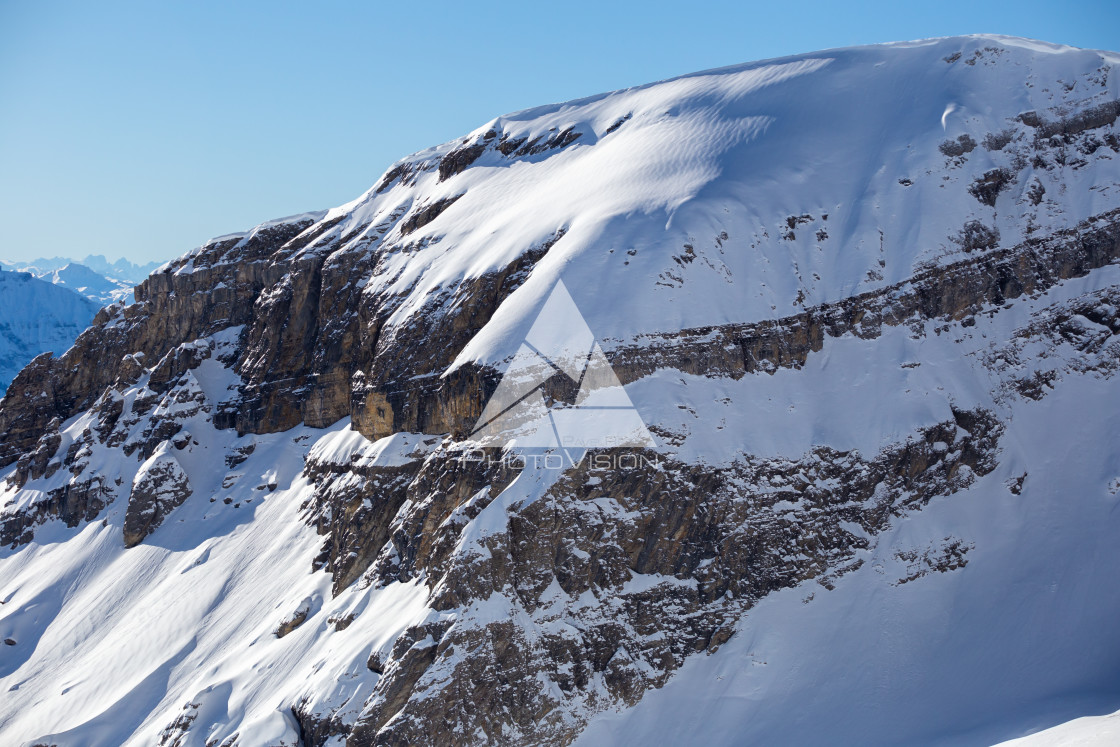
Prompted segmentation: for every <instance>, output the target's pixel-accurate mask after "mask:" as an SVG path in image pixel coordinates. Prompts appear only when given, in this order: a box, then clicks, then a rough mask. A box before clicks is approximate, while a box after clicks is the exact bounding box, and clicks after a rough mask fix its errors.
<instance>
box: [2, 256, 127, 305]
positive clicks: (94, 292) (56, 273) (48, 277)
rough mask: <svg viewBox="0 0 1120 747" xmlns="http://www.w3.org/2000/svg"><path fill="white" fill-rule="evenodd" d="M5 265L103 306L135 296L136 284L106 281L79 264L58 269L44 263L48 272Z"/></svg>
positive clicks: (50, 262)
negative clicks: (133, 288) (133, 289)
mask: <svg viewBox="0 0 1120 747" xmlns="http://www.w3.org/2000/svg"><path fill="white" fill-rule="evenodd" d="M4 264H6V265H7V266H8V267H7V269H10V270H14V271H16V272H26V273H28V274H30V275H34V276H35V277H37V278H39V279H40V280H45V281H47V282H48V283H51V284H53V285H59V286H62V287H63V288H69V289H70V290H72V291H74V292H75V293H78V294H80V295H82V296H85V297H86V298H88V299H90V300H91V301H94V302H96V303H97V304H99V305H101V306H107V305H109V304H111V303H115V302H117V301H124V300H130V299H131V296H132V286H133V283H130V282H127V281H124V280H116V279H113V278H108V277H105V276H104V275H102V274H100V273H97V272H94V271H93V270H91V269H90V268H88V267H86V266H85V265H83V264H79V263H77V262H67V263H66V264H63V265H62V266H60V267H55V266H54V262H53V261H48V262H46V263H44V264H46V268H44V267H43V266H42V265H37V264H34V263H29V264H21V263H12V262H5V263H4Z"/></svg>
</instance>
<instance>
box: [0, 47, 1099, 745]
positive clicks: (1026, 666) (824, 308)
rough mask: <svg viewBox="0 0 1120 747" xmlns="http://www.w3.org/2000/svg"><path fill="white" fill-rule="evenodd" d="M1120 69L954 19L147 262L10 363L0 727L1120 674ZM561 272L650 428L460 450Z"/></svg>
mask: <svg viewBox="0 0 1120 747" xmlns="http://www.w3.org/2000/svg"><path fill="white" fill-rule="evenodd" d="M1115 62H1116V59H1115V56H1114V55H1111V54H1105V53H1096V52H1092V51H1083V50H1073V49H1070V48H1063V49H1054V48H1053V47H1051V46H1049V45H1038V44H1034V43H1031V42H1023V41H1021V40H1019V41H1014V42H1012V41H1008V40H1003V41H1000V40H999V39H996V38H993V37H987V36H982V37H962V38H947V39H939V40H932V41H929V42H922V43H904V44H895V45H886V46H876V47H861V48H854V49H848V50H830V51H827V52H821V53H813V54H810V55H804V56H800V57H796V58H783V59H782V60H777V61H769V62H767V61H763V62H759V63H749V64H748V65H746V66H737V67H735V68H731V69H724V72H719V71H717V72H716V73H712V72H707V73H698V74H695V75H691V76H684V77H681V78H676V79H671V80H669V81H664V82H662V83H658V84H650V85H649V86H643V87H639V88H636V89H625V90H623V91H620V92H615V93H612V94H604V95H602V96H598V97H589V98H586V99H580V100H578V101H576V102H570V103H569V104H561V105H551V106H546V107H538V108H535V109H530V110H525V111H523V112H519V113H514V114H511V115H505V116H503V117H498V118H496V119H494V120H491V121H490V122H488V123H487V124H485V125H483V126H482V127H480V128H478V129H476V130H475V131H474V132H472V133H470V134H468V135H467V136H466V137H465V138H460V139H457V140H454V141H450V142H448V143H445V144H443V145H441V146H436V147H435V148H432V149H427V150H424V151H420V152H419V153H418V154H414V155H413V156H410V157H408V158H406V159H402V160H401V161H398V162H397V163H395V164H393V165H392V166H391V167H390V169H388V170H387V171H386V173H385V174H384V175H383V176H382V177H381V179H380V180H379V181H378V182H377V183H376V184H375V185H374V187H372V188H371V189H370V190H368V191H367V192H365V193H364V194H363V195H362V196H360V197H359V198H357V199H356V200H354V201H352V202H350V203H347V204H346V205H343V206H340V207H338V208H334V209H331V210H328V211H321V212H314V213H304V214H299V215H296V216H292V217H289V218H287V219H279V220H276V221H270V222H266V223H264V224H261V225H260V226H257V227H255V228H254V229H252V230H251V231H248V232H245V233H242V234H234V235H227V236H224V237H218V238H216V239H213V240H211V241H210V242H207V243H206V244H204V245H203V246H202V247H199V248H198V249H195V250H193V251H192V252H190V253H188V254H186V255H183V256H182V257H180V258H177V259H175V260H172V261H171V262H169V263H167V264H166V265H164V266H162V267H161V268H159V270H157V271H156V272H155V273H153V274H152V275H150V276H149V277H148V278H147V279H145V280H144V281H143V282H142V283H141V284H140V285H139V286H138V287H137V289H136V296H135V298H136V300H135V303H132V304H117V305H114V306H111V307H109V308H107V309H103V310H102V311H101V312H99V313H98V315H97V318H96V319H95V321H94V324H93V326H92V327H91V328H90V329H89V330H87V331H86V332H84V333H83V334H82V335H81V336H80V337H79V338H78V340H77V342H76V343H75V345H74V347H73V348H71V349H70V350H69V351H68V352H66V353H64V354H63V355H61V356H60V357H58V358H53V357H47V356H42V357H40V358H38V359H36V361H35V362H33V363H32V364H31V365H30V366H28V367H27V368H25V369H24V370H23V371H22V372H21V373H20V374H19V376H18V377H17V378H16V380H15V382H14V383H13V385H12V386H11V388H10V389H9V392H8V394H7V395H6V396H5V398H4V399H3V400H2V401H0V434H2V435H0V465H3V466H2V467H0V478H3V480H4V483H3V488H2V491H0V540H2V541H3V544H4V545H5V548H4V549H3V550H0V566H2V567H3V569H4V574H5V575H4V577H5V578H7V579H10V580H8V581H7V582H6V584H5V585H4V586H0V598H2V599H3V600H4V606H3V607H2V608H0V637H6V638H8V639H10V640H11V641H13V643H12V644H9V649H8V651H9V653H10V654H11V656H10V657H9V658H8V659H7V660H6V661H0V686H7V687H8V693H9V696H10V700H11V703H12V706H11V708H10V709H0V735H4V736H5V737H6V738H7V739H10V740H14V741H25V740H29V741H42V742H48V743H57V744H60V745H62V744H84V743H91V742H96V741H97V740H98V739H100V740H102V741H113V742H119V743H128V744H151V743H159V744H164V745H171V744H176V745H181V746H182V745H188V744H192V745H193V744H200V745H201V744H226V745H233V744H238V743H240V744H281V743H286V744H295V743H302V744H305V745H327V744H330V745H332V747H333V745H338V744H343V743H345V744H348V745H353V746H354V747H358V746H360V745H372V744H402V743H415V742H422V741H425V740H427V739H431V738H432V736H433V735H435V734H438V735H439V736H440V738H441V739H443V740H445V741H447V742H448V743H453V744H476V743H482V742H488V741H492V742H499V743H510V744H541V743H570V742H573V741H578V740H580V739H584V740H586V742H587V743H595V742H596V740H607V741H610V742H614V743H637V742H639V741H642V740H643V739H647V740H648V739H649V738H655V739H656V738H658V737H660V738H664V737H665V736H666V735H669V734H675V735H677V736H678V737H680V738H691V739H695V738H703V739H704V741H710V742H713V743H734V742H739V741H742V740H743V739H746V738H754V739H758V740H760V741H768V740H770V741H772V740H774V739H780V738H782V736H783V735H785V736H786V738H788V737H789V736H790V735H792V734H798V735H801V736H802V737H804V738H806V739H820V738H822V737H827V738H828V739H840V740H843V739H845V738H851V739H853V740H855V739H857V738H858V739H859V740H860V741H862V742H865V743H892V742H894V743H897V742H898V741H900V740H901V741H914V740H917V741H934V740H937V739H942V740H944V739H947V738H948V737H947V736H946V735H947V734H949V733H951V732H952V731H953V730H954V729H955V730H956V732H955V734H956V736H961V735H964V736H965V737H967V738H968V739H969V740H970V741H975V742H980V741H984V740H993V739H1002V738H1010V737H1013V736H1018V735H1020V734H1022V733H1025V732H1028V731H1033V730H1036V729H1039V728H1043V727H1045V726H1051V725H1053V724H1056V723H1059V722H1060V721H1062V720H1067V719H1069V718H1072V717H1074V716H1079V715H1085V714H1086V713H1089V712H1091V711H1093V710H1094V709H1096V710H1097V712H1100V709H1103V708H1108V707H1112V708H1113V709H1114V708H1115V706H1116V705H1118V704H1120V687H1118V686H1117V683H1116V682H1115V678H1114V677H1112V678H1111V679H1110V677H1109V672H1113V673H1114V672H1115V671H1116V665H1117V663H1118V662H1120V647H1118V646H1117V644H1116V642H1115V641H1113V640H1112V637H1111V636H1110V635H1109V634H1108V633H1107V632H1106V631H1107V630H1108V626H1107V625H1103V624H1102V621H1104V620H1107V619H1111V618H1113V617H1114V616H1115V614H1116V613H1117V612H1120V610H1118V609H1117V607H1116V601H1115V600H1114V599H1113V598H1112V596H1110V595H1108V594H1099V593H1094V592H1096V591H1098V590H1099V589H1100V588H1102V584H1105V583H1106V579H1107V575H1108V573H1109V572H1110V571H1109V569H1111V568H1115V567H1117V565H1118V563H1120V553H1118V551H1117V550H1116V549H1115V547H1116V543H1115V542H1111V541H1110V540H1111V538H1112V537H1114V536H1115V534H1114V533H1115V531H1116V529H1117V528H1118V527H1117V525H1116V521H1117V515H1116V512H1115V511H1114V510H1113V509H1114V507H1115V500H1116V498H1115V496H1116V495H1117V492H1116V491H1117V490H1120V463H1117V461H1116V453H1115V449H1114V448H1112V447H1111V446H1110V444H1112V443H1115V438H1116V436H1117V435H1118V434H1120V423H1118V422H1117V420H1116V417H1115V416H1114V415H1111V414H1110V413H1114V412H1118V411H1120V408H1117V407H1114V405H1115V404H1116V403H1117V391H1116V387H1115V381H1116V379H1115V372H1116V366H1115V360H1116V359H1117V352H1118V351H1120V347H1118V346H1120V316H1118V312H1117V310H1118V309H1120V277H1118V274H1117V269H1118V267H1117V265H1118V260H1120V217H1118V216H1120V212H1118V211H1120V167H1118V166H1117V164H1118V161H1117V157H1116V154H1117V153H1120V140H1117V132H1116V127H1115V122H1116V120H1117V117H1118V116H1120V107H1118V106H1117V104H1116V102H1118V101H1120V89H1118V87H1117V86H1118V82H1117V80H1116V78H1115V75H1114V70H1113V67H1112V65H1114V64H1115ZM561 279H562V280H563V283H564V286H565V287H566V288H568V289H569V291H570V294H571V298H572V299H573V302H574V305H575V306H576V307H578V310H579V312H580V314H581V315H582V317H583V318H584V320H585V322H586V325H587V327H588V328H589V330H590V331H591V332H592V333H593V334H594V336H595V339H596V342H597V343H599V344H601V346H602V350H603V353H604V354H605V356H606V358H607V359H608V360H609V363H610V365H611V366H612V367H614V369H615V371H616V373H617V374H618V378H619V379H620V380H621V382H622V384H624V385H625V386H626V393H627V395H628V397H629V398H630V399H631V400H632V402H633V405H634V407H635V408H636V409H637V410H638V412H639V413H640V415H641V418H642V419H643V420H644V421H645V422H646V423H647V424H648V426H649V430H650V432H652V433H653V434H654V436H655V438H656V440H657V443H658V446H657V447H656V448H630V449H623V450H618V451H621V452H622V453H624V454H625V455H627V456H628V457H629V460H628V461H627V462H626V466H620V464H619V463H618V462H610V464H611V465H612V466H610V467H607V468H603V467H601V466H598V465H599V462H597V461H595V460H586V461H581V462H579V463H578V464H576V465H574V466H573V467H571V468H569V469H566V470H556V469H550V468H548V467H547V466H544V467H542V466H541V465H539V464H534V463H533V462H532V461H531V460H527V459H526V460H524V461H522V462H517V461H516V460H514V461H510V460H508V459H505V458H496V457H499V456H501V455H502V454H503V453H505V452H501V451H499V450H493V449H491V450H490V451H486V450H484V449H483V450H480V453H481V452H484V453H486V454H489V455H490V457H495V458H492V459H490V458H488V459H475V458H466V457H465V456H464V455H465V454H466V455H472V454H474V453H475V451H472V449H473V448H474V446H472V442H471V441H470V438H469V434H470V432H471V430H472V428H473V426H474V424H475V422H476V421H477V420H478V418H479V416H480V415H481V414H482V412H483V410H484V407H485V404H486V402H487V401H488V399H489V398H490V396H491V395H492V394H493V393H494V391H495V390H496V388H497V386H498V382H499V380H500V379H501V377H502V375H503V373H504V372H506V369H507V366H508V362H509V361H510V359H511V358H512V356H513V354H514V352H515V351H516V350H517V348H518V346H519V345H520V344H521V342H522V340H524V339H526V337H527V333H528V331H529V329H530V327H531V325H532V324H533V323H534V320H535V319H536V318H537V317H538V312H539V310H540V309H541V308H542V306H543V304H544V303H545V300H546V299H547V298H548V296H549V294H550V293H551V291H552V290H553V288H555V287H556V286H557V283H558V282H559V281H560V280H561ZM94 362H96V365H94ZM1051 434H1056V437H1059V438H1060V439H1061V442H1062V443H1068V444H1074V445H1076V453H1075V454H1070V455H1067V456H1068V458H1067V459H1066V460H1065V461H1062V460H1056V459H1053V458H1048V455H1049V454H1050V453H1051V452H1052V451H1053V450H1054V446H1053V444H1051V443H1049V442H1048V438H1049V437H1050V435H1051ZM1035 549H1037V550H1038V552H1039V556H1038V558H1035V557H1033V556H1032V554H1031V553H1032V552H1033V551H1034V550H1035ZM1088 558H1092V561H1093V565H1092V567H1091V568H1088V569H1087V570H1086V561H1087V559H1088ZM81 578H88V579H90V581H89V582H88V583H87V584H79V583H78V580H79V579H81ZM1068 579H1074V580H1073V581H1069V580H1068ZM986 598H995V599H998V600H999V601H1000V602H1002V605H995V606H991V607H989V606H987V605H985V604H984V603H983V600H984V599H986ZM869 600H870V601H869ZM957 600H964V601H963V602H962V604H965V603H966V602H967V604H965V606H964V608H963V609H964V610H965V612H964V614H963V617H964V618H965V622H966V623H967V624H963V625H959V626H956V627H954V626H953V622H954V620H953V618H952V616H951V613H952V611H953V609H954V603H955V602H956V601H957ZM1063 609H1072V610H1078V611H1079V612H1080V613H1082V614H1079V615H1077V616H1072V617H1071V616H1065V615H1063V614H1062V613H1061V611H1062V610H1063ZM36 610H38V611H36ZM1017 612H1021V613H1022V615H1026V616H1027V617H1028V619H1029V620H1030V621H1031V623H1032V624H1033V626H1034V627H1033V628H1031V629H1030V631H1029V632H1027V633H1023V632H1019V633H1016V630H1017V629H1016V628H1015V627H1014V625H1013V623H1014V622H1015V620H1016V619H1017V615H1016V614H1012V613H1017ZM873 613H874V614H873ZM78 620H83V621H86V620H88V621H89V622H88V623H86V622H83V623H82V624H81V625H80V626H79V625H77V623H76V621H78ZM970 620H971V622H969V621H970ZM139 621H142V622H143V624H141V622H139ZM848 622H850V624H843V623H848ZM938 625H944V626H945V627H944V629H945V630H947V631H954V630H955V631H957V632H955V633H954V632H949V633H944V634H943V633H942V632H940V631H941V630H942V629H941V628H939V627H937V626H938ZM837 628H839V630H838V629H837ZM958 628H959V630H958ZM785 630H789V631H791V633H790V635H791V636H793V637H791V638H789V639H788V640H787V639H786V638H785V637H784V634H783V632H782V631H785ZM989 630H990V631H994V632H991V633H989V632H987V631H989ZM910 631H916V632H913V633H911V632H910ZM794 633H796V634H797V635H796V636H795V635H794ZM954 635H955V636H956V637H955V638H954V637H953V636H954ZM944 637H948V638H950V639H952V641H954V642H955V643H958V644H961V645H959V646H941V645H940V641H941V640H942V639H943V638H944ZM791 640H792V641H794V644H790V643H789V641H791ZM230 641H233V642H235V643H234V644H233V645H230V643H229V642H230ZM797 641H804V648H798V647H797V645H796V642H797ZM884 642H886V643H885V644H884ZM1040 643H1041V644H1042V645H1043V646H1044V647H1045V648H1044V649H1043V648H1040ZM1090 650H1091V655H1089V654H1086V653H1085V652H1086V651H1090ZM978 651H979V652H981V653H982V655H979V654H977V652H978ZM861 656H865V657H866V659H867V660H868V661H873V662H874V664H875V666H874V668H873V669H872V670H871V672H872V673H871V675H869V676H864V675H861V674H860V671H861V670H860V660H861ZM898 657H902V659H904V661H901V663H900V661H899V658H898ZM768 661H772V662H773V663H774V664H773V666H769V665H768V664H767V662H768ZM807 662H808V663H812V664H816V665H819V667H820V670H819V671H820V672H823V673H825V674H824V675H822V676H814V675H813V674H812V673H811V672H810V673H809V674H807V675H806V674H804V671H805V668H804V667H802V666H800V664H805V663H807ZM907 662H911V663H913V666H914V669H913V670H911V669H909V668H908V667H907ZM799 663H800V664H799ZM807 666H811V665H807ZM799 672H801V673H802V674H798V673H799ZM915 672H916V673H917V674H915ZM962 672H963V673H965V674H964V676H963V677H961V676H958V675H959V674H960V673H962ZM1008 672H1013V673H1014V677H1013V678H1011V677H1009V675H1008ZM923 678H925V679H923ZM926 680H928V682H930V683H932V684H931V687H930V689H929V690H928V692H926V693H924V694H923V689H922V687H921V683H922V682H923V681H926ZM837 683H842V684H844V687H843V688H839V689H841V690H844V692H843V693H837V692H836V690H837V689H838V688H837ZM883 683H886V685H885V687H884V686H883ZM1001 683H1002V688H1001V687H1000V686H1001ZM13 687H14V688H15V689H14V690H13V689H11V688H13ZM1078 688H1081V690H1080V691H1079V690H1078ZM884 690H885V691H886V694H884ZM46 692H50V693H54V692H64V693H65V697H66V698H67V700H66V701H65V702H66V704H67V708H66V710H65V714H66V715H62V716H59V715H55V714H56V713H62V710H60V709H61V706H59V708H53V707H52V706H49V705H42V704H41V703H40V701H38V700H36V701H35V702H32V701H33V700H34V699H35V698H36V695H35V694H36V693H46ZM790 693H793V694H794V695H793V696H792V697H787V694H790ZM892 693H896V694H892ZM62 697H63V696H57V697H56V696H53V695H52V696H51V699H50V700H47V701H44V702H46V703H48V704H60V703H61V702H62V701H61V700H59V699H61V698H62ZM727 702H734V703H736V704H737V707H736V708H727V707H724V706H723V705H721V704H725V703H727ZM674 703H677V704H676V705H674ZM1041 706H1046V707H1047V709H1048V710H1045V715H1044V716H1042V717H1040V716H1039V713H1041V712H1042V710H1040V707H1041ZM890 709H894V711H890ZM806 712H807V713H808V715H806ZM889 712H897V713H898V714H900V715H899V716H898V717H897V718H894V717H890V716H889ZM690 713H692V714H695V713H702V714H704V719H703V723H697V720H696V718H694V717H691V716H690V715H689V714H690ZM884 713H888V716H887V717H884ZM947 713H949V714H955V715H956V716H957V718H958V723H956V724H953V725H950V726H948V727H947V726H946V724H945V723H944V719H945V715H946V714H947ZM947 729H948V731H947Z"/></svg>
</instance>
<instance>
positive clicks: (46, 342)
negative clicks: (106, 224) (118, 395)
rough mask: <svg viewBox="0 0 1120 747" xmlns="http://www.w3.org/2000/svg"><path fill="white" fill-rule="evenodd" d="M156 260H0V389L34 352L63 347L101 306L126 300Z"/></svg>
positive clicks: (0, 391)
mask: <svg viewBox="0 0 1120 747" xmlns="http://www.w3.org/2000/svg"><path fill="white" fill-rule="evenodd" d="M158 266H159V263H158V262H149V263H148V264H144V265H138V264H134V263H133V262H129V261H128V260H127V259H118V260H117V261H116V262H109V261H108V260H107V259H106V258H105V257H103V256H101V255H99V254H97V255H89V256H87V257H86V258H85V259H83V260H82V261H81V262H78V261H75V260H72V259H67V258H65V257H51V258H40V259H36V260H32V261H30V262H9V261H7V260H0V271H3V270H11V272H0V395H3V394H4V393H5V391H6V388H7V386H8V384H9V383H10V382H11V380H12V378H13V377H14V376H15V375H16V373H18V372H19V370H20V369H21V368H23V367H24V366H26V365H27V364H28V363H30V362H31V361H32V360H33V359H34V358H35V356H37V355H39V354H40V353H45V352H48V351H50V352H53V353H55V354H56V355H58V354H61V353H63V352H64V351H65V350H66V349H67V348H69V347H70V345H71V344H72V343H73V342H74V339H75V338H76V337H77V336H78V335H79V334H80V333H81V332H82V330H84V329H85V328H86V327H87V326H88V325H89V323H90V321H91V320H92V319H93V317H94V314H96V313H97V310H98V309H99V308H101V307H103V306H108V305H110V304H113V303H116V302H117V301H128V300H130V299H131V298H132V287H133V286H134V285H136V284H137V283H139V282H140V281H141V280H143V279H144V278H145V277H147V276H148V275H149V274H150V273H151V271H152V270H154V269H155V268H156V267H158Z"/></svg>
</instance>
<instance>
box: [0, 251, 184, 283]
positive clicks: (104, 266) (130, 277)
mask: <svg viewBox="0 0 1120 747" xmlns="http://www.w3.org/2000/svg"><path fill="white" fill-rule="evenodd" d="M0 262H3V263H4V264H5V265H7V266H8V267H7V269H17V270H23V271H25V272H30V273H31V274H32V275H35V276H36V277H42V276H43V275H44V274H46V273H48V272H54V271H55V270H61V269H62V268H64V267H66V266H67V265H84V266H85V267H86V268H88V269H90V270H92V271H93V272H95V273H97V274H98V275H102V276H104V277H106V278H110V279H112V280H119V281H122V282H124V283H127V284H128V285H136V284H137V283H139V282H140V281H141V280H143V279H144V278H146V277H148V275H150V274H152V271H153V270H155V269H156V268H157V267H159V266H160V265H161V264H162V262H148V263H147V264H142V265H138V264H136V263H134V262H130V261H128V260H127V259H118V260H117V261H115V262H110V261H109V260H108V259H106V258H105V256H104V255H102V254H87V255H86V257H85V259H70V258H67V257H49V258H48V257H40V258H39V259H33V260H31V261H30V262H10V261H7V260H0Z"/></svg>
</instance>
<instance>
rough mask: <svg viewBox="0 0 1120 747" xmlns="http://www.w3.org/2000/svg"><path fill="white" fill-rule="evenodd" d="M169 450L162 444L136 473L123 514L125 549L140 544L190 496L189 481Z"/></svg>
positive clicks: (169, 445) (165, 444)
mask: <svg viewBox="0 0 1120 747" xmlns="http://www.w3.org/2000/svg"><path fill="white" fill-rule="evenodd" d="M170 447H171V444H170V443H168V442H164V444H163V445H162V446H161V447H160V448H159V449H157V450H156V452H155V453H154V454H152V456H150V457H148V460H147V461H145V462H144V464H143V465H141V467H140V470H139V471H138V472H137V473H136V478H135V479H134V480H133V482H132V492H131V493H129V496H128V508H127V510H126V511H125V518H124V544H125V547H135V546H136V545H138V544H140V543H141V542H143V541H144V538H145V537H147V536H148V535H149V534H151V533H152V532H154V531H155V530H156V529H157V528H158V527H159V525H160V524H162V523H163V520H164V519H165V518H166V517H167V515H168V514H169V513H171V512H172V511H174V510H175V509H176V508H178V507H179V506H181V505H182V504H183V501H185V500H187V498H189V497H190V496H191V483H190V480H188V479H187V473H186V472H184V471H183V468H182V466H181V465H180V464H179V460H178V459H176V458H175V456H174V455H173V454H172V453H171V450H170Z"/></svg>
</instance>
